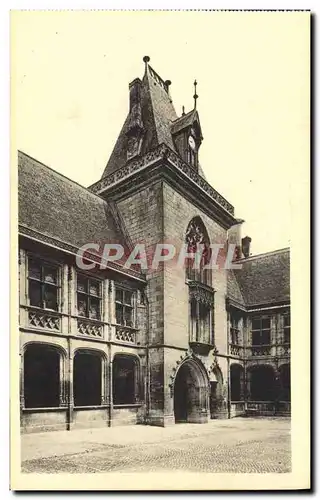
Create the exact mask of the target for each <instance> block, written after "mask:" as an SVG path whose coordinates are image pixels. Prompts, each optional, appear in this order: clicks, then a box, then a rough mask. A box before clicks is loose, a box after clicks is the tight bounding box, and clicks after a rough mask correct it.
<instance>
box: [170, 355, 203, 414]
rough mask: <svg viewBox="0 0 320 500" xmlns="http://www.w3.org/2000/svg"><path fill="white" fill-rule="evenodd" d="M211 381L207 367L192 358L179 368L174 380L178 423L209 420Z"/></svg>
mask: <svg viewBox="0 0 320 500" xmlns="http://www.w3.org/2000/svg"><path fill="white" fill-rule="evenodd" d="M208 387H209V381H208V377H207V375H206V372H205V368H204V367H202V366H201V365H200V363H199V362H197V361H195V360H193V359H190V360H187V361H185V362H184V363H183V364H182V365H181V366H180V368H179V370H178V372H177V375H176V378H175V382H174V417H175V422H176V423H181V422H188V423H205V422H207V421H208Z"/></svg>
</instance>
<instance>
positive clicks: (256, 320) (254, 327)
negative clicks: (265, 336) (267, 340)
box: [252, 318, 261, 330]
mask: <svg viewBox="0 0 320 500" xmlns="http://www.w3.org/2000/svg"><path fill="white" fill-rule="evenodd" d="M260 327H261V320H260V318H254V319H253V320H252V330H260Z"/></svg>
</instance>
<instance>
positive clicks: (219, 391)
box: [210, 364, 224, 418]
mask: <svg viewBox="0 0 320 500" xmlns="http://www.w3.org/2000/svg"><path fill="white" fill-rule="evenodd" d="M223 399H224V398H223V375H222V371H221V368H220V366H219V365H218V364H215V366H213V368H212V370H211V372H210V417H211V418H217V417H218V416H219V413H220V412H221V410H222V408H223Z"/></svg>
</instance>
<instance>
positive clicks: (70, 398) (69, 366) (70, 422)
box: [67, 338, 74, 431]
mask: <svg viewBox="0 0 320 500" xmlns="http://www.w3.org/2000/svg"><path fill="white" fill-rule="evenodd" d="M73 365H74V352H73V346H72V340H71V339H70V338H69V339H68V363H67V370H68V372H67V387H68V389H69V390H68V419H67V421H68V424H67V430H69V431H70V430H71V428H72V425H73V408H74V395H73V369H74V366H73Z"/></svg>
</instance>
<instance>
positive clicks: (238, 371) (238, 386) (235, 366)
mask: <svg viewBox="0 0 320 500" xmlns="http://www.w3.org/2000/svg"><path fill="white" fill-rule="evenodd" d="M230 393H231V394H230V396H231V401H233V402H236V401H242V400H243V396H244V367H243V366H242V365H240V364H239V363H232V364H231V365H230Z"/></svg>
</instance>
